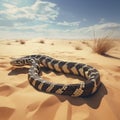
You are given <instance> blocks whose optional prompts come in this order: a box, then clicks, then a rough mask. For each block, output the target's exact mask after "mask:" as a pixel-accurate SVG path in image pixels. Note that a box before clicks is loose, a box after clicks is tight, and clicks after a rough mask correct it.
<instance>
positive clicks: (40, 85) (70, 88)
mask: <svg viewBox="0 0 120 120" xmlns="http://www.w3.org/2000/svg"><path fill="white" fill-rule="evenodd" d="M10 64H11V65H13V66H24V65H30V66H31V67H30V69H29V71H28V80H29V83H30V84H31V85H32V86H33V87H34V88H35V89H36V90H38V91H43V92H47V93H54V94H60V95H69V96H71V97H86V96H89V95H92V94H94V93H95V92H96V91H97V90H98V88H99V86H100V84H101V82H100V74H99V72H98V71H97V70H96V69H95V68H93V67H91V66H89V65H86V64H83V63H76V62H66V61H61V60H57V59H54V58H51V57H49V56H46V55H29V56H25V57H21V58H18V59H14V60H12V61H11V62H10ZM41 66H44V67H47V68H49V69H50V70H53V71H57V72H61V73H65V74H73V75H77V76H81V77H83V78H85V80H84V81H82V82H80V83H78V84H58V83H53V82H50V81H47V80H44V79H42V78H41V77H40V75H39V73H40V71H41Z"/></svg>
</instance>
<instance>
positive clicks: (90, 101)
mask: <svg viewBox="0 0 120 120" xmlns="http://www.w3.org/2000/svg"><path fill="white" fill-rule="evenodd" d="M107 94H108V92H107V89H106V87H105V86H104V84H103V83H102V84H101V86H100V88H99V89H98V90H97V92H96V93H94V94H93V95H91V96H88V97H85V98H81V97H79V98H72V97H69V96H60V95H56V96H57V98H58V99H59V100H60V101H61V102H64V101H66V100H68V101H69V103H70V104H72V105H75V106H80V105H83V104H87V105H88V106H89V107H91V108H93V109H97V108H98V107H99V106H100V103H101V101H102V99H103V97H104V96H105V95H107Z"/></svg>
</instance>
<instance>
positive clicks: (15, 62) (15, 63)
mask: <svg viewBox="0 0 120 120" xmlns="http://www.w3.org/2000/svg"><path fill="white" fill-rule="evenodd" d="M10 64H11V65H13V66H23V65H24V60H22V59H14V60H12V61H11V62H10Z"/></svg>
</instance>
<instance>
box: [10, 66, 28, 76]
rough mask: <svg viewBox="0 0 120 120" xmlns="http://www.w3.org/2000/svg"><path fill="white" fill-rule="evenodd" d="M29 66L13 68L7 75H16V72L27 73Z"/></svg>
mask: <svg viewBox="0 0 120 120" xmlns="http://www.w3.org/2000/svg"><path fill="white" fill-rule="evenodd" d="M28 70H29V68H27V67H22V68H15V69H12V70H11V71H10V72H9V73H8V75H18V74H27V73H28Z"/></svg>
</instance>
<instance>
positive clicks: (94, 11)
mask: <svg viewBox="0 0 120 120" xmlns="http://www.w3.org/2000/svg"><path fill="white" fill-rule="evenodd" d="M119 11H120V1H119V0H0V39H8V38H9V39H16V38H28V39H29V38H38V37H42V38H66V39H81V38H90V39H91V38H93V37H94V32H95V35H96V37H103V36H106V35H109V34H110V35H111V36H112V37H120V15H119Z"/></svg>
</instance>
